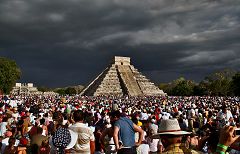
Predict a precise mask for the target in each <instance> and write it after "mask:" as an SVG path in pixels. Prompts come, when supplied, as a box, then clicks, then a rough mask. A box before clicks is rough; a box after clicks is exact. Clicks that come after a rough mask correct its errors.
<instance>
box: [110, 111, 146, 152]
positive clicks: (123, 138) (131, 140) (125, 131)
mask: <svg viewBox="0 0 240 154" xmlns="http://www.w3.org/2000/svg"><path fill="white" fill-rule="evenodd" d="M111 118H112V120H113V121H114V122H115V123H114V130H113V139H114V144H115V146H116V151H117V153H118V154H136V153H137V151H136V146H139V145H140V144H141V143H142V140H143V130H142V129H141V128H140V127H138V126H137V125H136V124H134V123H133V122H132V121H131V120H130V119H129V118H128V117H125V116H124V117H123V116H121V113H120V111H118V110H117V111H114V112H113V113H112V114H111ZM135 132H139V139H138V142H137V143H135Z"/></svg>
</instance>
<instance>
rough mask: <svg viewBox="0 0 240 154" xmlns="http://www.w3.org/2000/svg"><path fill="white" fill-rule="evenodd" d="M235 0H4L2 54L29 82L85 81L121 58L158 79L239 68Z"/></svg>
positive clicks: (238, 9) (194, 76)
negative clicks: (12, 61) (112, 61)
mask: <svg viewBox="0 0 240 154" xmlns="http://www.w3.org/2000/svg"><path fill="white" fill-rule="evenodd" d="M239 14H240V3H239V2H238V1H236V0H199V1H190V0H151V1H147V0H140V1H139V0H132V1H129V0H91V1H86V0H68V1H64V0H51V1H47V0H35V1H27V0H11V1H9V0H2V1H1V2H0V55H1V56H6V57H9V58H12V59H14V60H16V61H17V64H18V65H19V66H20V67H21V69H22V78H21V81H22V82H34V83H36V84H37V85H45V86H51V87H57V86H66V85H76V84H86V83H88V82H89V81H90V80H92V79H93V78H94V77H95V76H96V75H97V74H98V73H100V72H101V71H102V70H103V69H104V68H105V67H106V66H107V65H108V63H109V62H110V61H111V58H112V57H113V56H114V55H119V56H131V58H132V63H133V64H134V65H135V67H136V68H138V69H139V70H140V71H142V72H143V73H144V74H145V75H147V76H148V77H149V78H151V79H153V81H155V82H163V81H170V80H172V79H175V78H177V77H179V76H185V77H186V78H190V79H194V80H197V81H199V80H201V79H202V78H203V77H204V76H206V75H207V74H208V73H210V72H212V71H214V70H217V69H223V68H225V67H230V68H233V69H238V68H239V67H240V66H239V65H240V56H239V55H240V54H239V47H240V43H239V39H240V34H239V31H240V26H239V25H240V24H239V23H240V16H239Z"/></svg>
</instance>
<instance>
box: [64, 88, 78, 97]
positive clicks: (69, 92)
mask: <svg viewBox="0 0 240 154" xmlns="http://www.w3.org/2000/svg"><path fill="white" fill-rule="evenodd" d="M65 93H66V94H69V95H74V94H76V93H77V92H76V90H75V89H74V88H72V87H68V88H67V89H66V90H65Z"/></svg>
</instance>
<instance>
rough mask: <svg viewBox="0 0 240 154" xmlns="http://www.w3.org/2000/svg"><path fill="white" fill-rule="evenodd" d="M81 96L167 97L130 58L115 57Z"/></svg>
mask: <svg viewBox="0 0 240 154" xmlns="http://www.w3.org/2000/svg"><path fill="white" fill-rule="evenodd" d="M80 95H87V96H101V95H105V96H106V95H107V96H109V95H114V96H123V95H129V96H143V95H145V96H146V95H147V96H159V95H166V94H165V93H164V92H163V91H162V90H160V89H159V88H158V87H156V86H155V85H154V83H152V82H150V80H149V79H147V78H146V77H145V76H144V75H142V74H141V73H140V72H139V71H138V70H137V69H135V68H134V66H133V65H131V64H130V58H129V57H118V56H115V59H114V63H113V64H111V65H110V66H109V67H107V68H106V69H105V70H104V71H103V72H102V73H100V74H99V75H98V76H97V77H96V78H95V79H94V80H93V81H92V82H91V83H90V84H89V85H88V86H86V88H85V89H84V90H83V91H82V92H81V93H80Z"/></svg>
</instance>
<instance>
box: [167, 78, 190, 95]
mask: <svg viewBox="0 0 240 154" xmlns="http://www.w3.org/2000/svg"><path fill="white" fill-rule="evenodd" d="M175 82H176V86H174V88H173V89H172V95H175V96H191V95H193V88H194V86H195V83H194V82H193V81H191V80H185V79H184V78H180V79H177V80H175Z"/></svg>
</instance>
